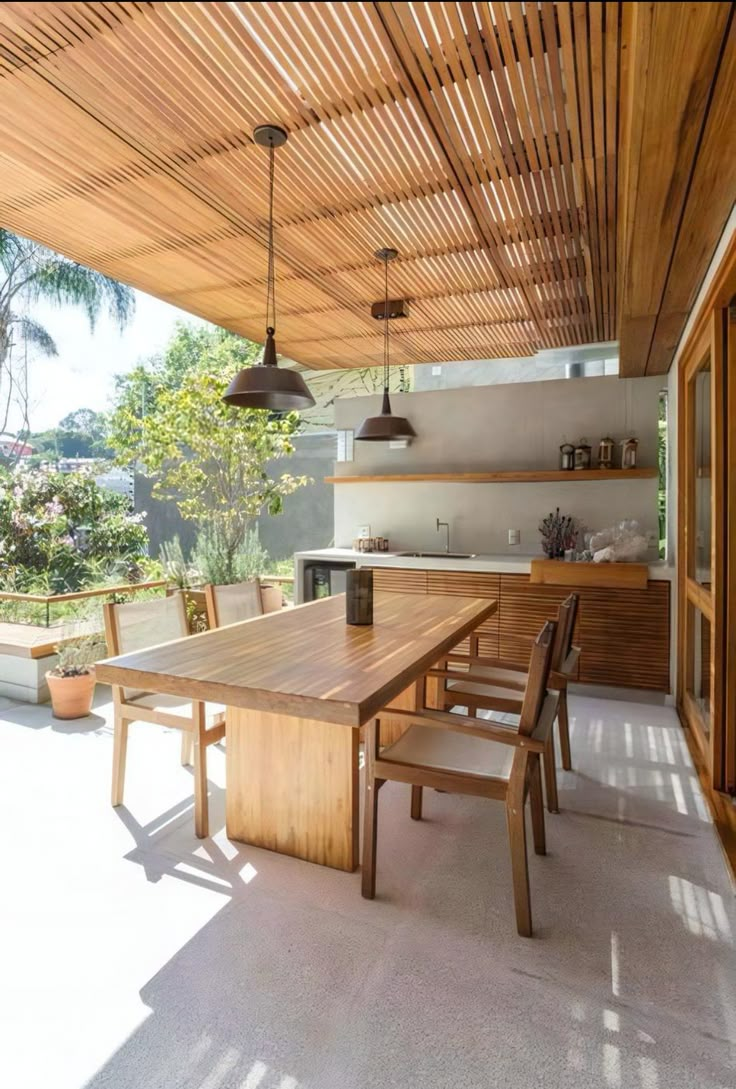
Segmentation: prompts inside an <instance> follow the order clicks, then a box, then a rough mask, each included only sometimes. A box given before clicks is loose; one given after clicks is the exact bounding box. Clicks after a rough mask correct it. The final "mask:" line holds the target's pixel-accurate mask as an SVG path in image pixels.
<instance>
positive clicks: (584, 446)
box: [575, 439, 590, 470]
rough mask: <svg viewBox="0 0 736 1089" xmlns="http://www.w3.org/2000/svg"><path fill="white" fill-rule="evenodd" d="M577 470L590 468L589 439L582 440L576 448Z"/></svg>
mask: <svg viewBox="0 0 736 1089" xmlns="http://www.w3.org/2000/svg"><path fill="white" fill-rule="evenodd" d="M575 468H576V469H578V470H579V469H589V468H590V446H589V445H588V440H587V439H581V440H580V442H579V443H578V444H577V446H576V447H575Z"/></svg>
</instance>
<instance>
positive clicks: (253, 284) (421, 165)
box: [0, 0, 736, 369]
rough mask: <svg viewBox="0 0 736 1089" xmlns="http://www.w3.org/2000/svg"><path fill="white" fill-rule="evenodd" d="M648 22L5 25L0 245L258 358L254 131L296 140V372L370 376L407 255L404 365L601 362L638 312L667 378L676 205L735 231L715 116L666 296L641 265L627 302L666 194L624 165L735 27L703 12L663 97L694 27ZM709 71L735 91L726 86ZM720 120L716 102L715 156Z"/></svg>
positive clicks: (686, 8)
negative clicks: (106, 284)
mask: <svg viewBox="0 0 736 1089" xmlns="http://www.w3.org/2000/svg"><path fill="white" fill-rule="evenodd" d="M633 7H641V5H632V4H628V3H623V4H621V3H617V2H610V0H605V2H603V0H600V2H594V3H589V4H586V3H579V2H573V3H564V2H561V3H540V2H536V3H520V2H510V3H500V2H499V3H487V2H480V0H461V2H441V3H429V2H420V0H416V2H413V3H388V2H377V3H368V2H363V0H361V2H358V3H350V4H333V3H325V4H314V3H306V2H296V3H290V4H280V3H256V2H246V3H238V4H229V3H219V2H215V3H187V4H181V3H170V2H160V0H159V2H154V3H146V4H143V3H79V2H74V3H66V2H57V3H54V4H42V3H24V4H7V3H5V4H2V3H0V94H1V95H2V103H3V108H2V110H0V170H2V180H3V185H2V187H1V190H0V222H2V223H3V224H5V225H7V226H9V227H10V228H11V229H15V230H18V231H20V232H22V233H26V234H28V235H29V236H31V237H34V238H37V239H38V240H40V241H43V242H45V243H46V244H47V245H51V246H55V247H56V248H58V249H60V250H62V252H65V253H68V254H69V255H70V256H72V257H75V258H76V259H77V260H80V261H83V262H85V263H88V264H91V265H93V267H96V268H99V269H101V270H102V271H104V272H106V273H107V274H109V275H113V276H118V277H119V278H123V279H125V280H126V281H127V282H130V283H133V284H135V285H136V286H139V287H141V288H142V289H144V290H148V291H151V292H152V293H154V294H158V295H161V297H164V298H168V299H169V300H170V301H172V302H175V303H177V304H178V305H181V306H183V307H184V308H186V309H190V310H191V311H192V312H193V313H197V314H200V315H202V316H204V317H209V318H211V319H212V320H216V321H218V322H220V323H222V324H225V325H228V326H229V327H230V328H233V329H234V330H236V331H238V332H241V333H243V334H245V335H247V336H250V337H253V338H260V337H261V336H262V333H263V329H262V326H263V321H264V308H265V307H264V304H265V298H264V294H263V288H264V278H265V250H264V247H265V240H266V216H267V203H266V181H267V156H266V155H265V153H264V152H263V151H262V149H260V148H258V147H256V146H254V144H253V142H252V129H253V127H254V126H255V125H256V124H259V123H262V122H264V121H274V122H277V123H279V124H282V125H283V126H284V127H285V128H286V129H287V130H288V132H289V135H290V139H289V143H288V145H287V147H286V148H285V149H283V151H281V152H279V156H278V163H279V166H278V179H277V199H276V219H277V228H278V230H277V248H278V253H277V269H278V275H279V282H280V307H279V313H280V320H279V329H278V342H279V348H280V350H281V351H282V352H283V353H284V354H285V355H291V356H293V357H294V358H297V359H301V360H302V361H303V362H304V363H306V364H308V365H311V366H325V367H335V366H362V365H365V364H366V363H367V362H369V361H370V362H379V361H380V354H381V342H380V340H381V338H380V326H379V325H377V324H376V323H375V322H374V321H373V319H371V317H370V314H369V308H370V304H371V302H373V301H374V300H375V299H376V298H377V297H379V296H380V294H381V276H380V271H381V270H380V268H379V267H378V266H377V264H376V261H375V258H374V255H373V254H374V251H375V250H376V249H377V248H379V247H381V246H384V245H395V246H397V248H398V249H399V250H400V259H399V261H398V262H396V264H395V265H394V266H393V268H392V292H393V293H394V294H397V295H398V294H401V295H402V296H404V297H406V298H408V299H409V300H410V317H409V318H407V319H406V320H405V321H403V322H401V323H397V328H396V330H395V337H394V341H395V347H396V355H395V360H396V362H397V363H401V362H411V361H415V362H420V361H429V360H431V359H432V358H434V359H442V358H446V359H448V360H449V359H461V358H479V357H481V356H479V353H483V352H486V353H487V354H488V355H489V357H494V356H498V357H499V358H502V357H506V356H508V355H510V354H511V355H513V354H519V355H527V354H533V353H534V352H535V351H537V350H539V349H540V348H545V347H547V348H549V347H561V346H563V345H565V344H576V343H585V342H590V341H595V340H601V339H606V340H607V339H612V338H614V337H615V335H616V333H617V330H618V313H619V311H620V312H621V313H622V314H624V326H625V327H626V328H628V329H631V328H632V326H631V321H634V322H636V321H638V320H639V318H638V317H637V314H636V306H639V305H640V304H639V303H638V302H636V300H635V299H634V296H635V295H636V294H637V292H638V293H639V294H642V293H643V292H645V291H647V290H648V291H649V296H650V299H651V298H653V299H654V300H655V301H656V298H657V295H658V298H659V304H661V312H660V310H656V312H655V313H654V314H653V317H652V315H651V314H648V313H647V317H646V323H645V324H646V336H645V337H644V338H643V340H641V338H639V339H640V340H641V343H642V344H643V343H644V342H645V341H646V342H647V354H648V355H649V346H650V345H651V346H652V351H651V361H650V362H651V367H652V368H653V369H659V368H660V367H661V366H662V365H664V361H666V359H667V358H668V357H667V347H666V346H667V345H669V344H670V342H671V341H672V338H673V336H674V331H675V330H676V327H677V324H678V322H679V321H680V318H681V315H682V310H683V307H684V306H685V305H686V302H685V300H689V299H690V298H691V296H692V287H693V284H692V277H689V276H688V275H687V273H686V271H682V266H683V265H685V266H686V264H687V262H686V258H684V257H683V256H682V252H681V251H682V250H683V247H684V246H685V243H686V240H687V234H692V235H695V234H696V233H697V231H698V228H699V226H700V224H701V222H702V215H701V216H700V217H698V216H697V215H696V214H695V212H693V211H692V210H691V207H692V206H691V205H690V204H686V199H685V198H686V197H687V191H688V187H689V186H690V180H691V179H692V191H693V193H694V194H696V195H698V196H699V199H700V200H701V201H703V200H705V201H706V202H707V201H708V199H709V202H710V204H711V205H712V206H714V207H715V208H716V209H717V216H720V215H721V213H722V208H721V205H722V203H723V199H722V198H721V200H720V202H719V201H718V200H715V199H714V196H713V193H714V184H715V183H714V175H715V173H716V169H715V163H714V160H715V159H716V156H717V150H715V147H714V145H715V143H716V141H715V138H714V137H711V138H710V142H708V133H709V131H711V130H710V129H709V128H707V127H704V125H705V110H706V108H707V103H706V102H704V103H703V104H702V117H701V122H702V124H701V128H700V130H698V131H699V132H700V131H701V130H702V134H703V136H702V146H703V154H705V153H706V152H707V154H705V158H704V160H703V165H702V168H700V169H699V170H693V162H692V160H694V158H695V156H696V153H697V151H698V146H699V145H698V141H695V144H694V145H693V146H692V147H691V146H690V144H688V146H687V147H686V148H684V149H682V153H681V157H682V159H683V161H684V162H686V161H687V160H688V156H689V157H690V160H691V161H690V163H689V166H690V170H689V172H688V176H687V185H685V186H684V188H683V186H682V185H681V184H680V182H681V178H680V176H679V175H676V177H675V183H676V186H677V185H679V189H677V190H676V192H677V193H678V200H679V204H677V202H675V204H676V207H675V208H674V210H673V214H672V217H671V218H670V219H668V220H667V229H666V230H665V231H664V236H665V237H664V238H663V241H662V243H661V245H659V246H658V247H657V252H656V260H657V261H658V262H659V263H660V265H661V275H659V279H658V280H657V291H652V290H651V284H650V285H649V286H647V283H646V276H647V275H649V276H650V277H651V278H652V280H653V279H654V277H653V274H652V273H651V272H649V273H648V272H647V271H646V268H645V270H644V272H643V273H642V272H641V270H640V271H639V274H638V278H637V277H630V281H629V284H628V287H627V292H628V294H627V295H626V298H624V294H623V289H622V282H623V281H622V276H623V273H622V268H623V266H622V254H625V255H626V256H625V260H628V261H629V262H630V261H631V260H632V259H633V258H632V254H635V253H636V254H637V259H639V257H640V256H641V249H639V250H638V251H637V250H636V244H637V241H636V237H635V236H636V234H637V230H638V231H639V234H640V235H641V230H642V228H640V226H639V225H640V224H641V221H642V218H641V217H642V215H643V214H644V210H645V209H646V208H651V207H653V206H655V205H656V200H657V199H658V200H659V201H660V204H661V196H659V197H657V193H658V192H660V191H661V190H662V188H663V187H664V186H666V184H668V183H669V182H670V181H671V180H672V179H671V178H666V177H662V178H661V179H650V178H649V177H648V172H647V176H646V177H644V176H643V174H642V171H641V169H640V167H639V165H638V160H637V159H636V155H635V154H633V153H632V150H631V146H630V145H631V143H632V141H633V143H634V144H635V145H636V147H635V149H634V151H635V152H636V154H638V151H637V150H636V149H639V150H641V148H642V146H643V145H644V143H645V142H646V141H645V138H646V137H648V134H651V133H652V132H653V131H654V130H653V129H652V127H651V126H652V116H651V114H652V109H654V107H653V105H652V102H653V101H654V99H655V97H656V96H655V91H656V90H657V88H661V90H662V93H663V94H665V96H668V98H667V100H668V101H671V102H673V103H675V100H676V99H677V97H678V95H679V97H680V99H683V100H687V95H688V94H689V93H691V92H692V89H693V87H695V88H696V90H697V88H698V87H699V86H700V84H699V83H698V79H700V72H699V67H698V66H699V64H700V60H701V59H702V57H701V56H700V55H701V54H703V55H705V53H707V58H706V59H708V58H710V57H711V55H712V54H713V51H715V52H714V55H717V56H720V53H719V50H720V45H719V44H716V45H713V46H712V47H711V51H710V52H708V51H707V50H706V49H705V47H702V48H701V45H700V44H699V43H700V42H701V39H702V38H703V37H704V36H707V34H708V33H709V32H710V31H713V32H714V33H715V35H716V38H717V36H718V32H719V30H720V31H721V32H722V30H723V27H724V26H725V22H724V20H727V19H728V18H729V16H728V14H726V15H724V10H725V9H729V10H730V5H725V4H702V3H701V4H700V5H698V6H697V15H695V14H693V20H694V23H695V24H697V26H696V31H695V33H694V35H693V39H694V44H693V46H692V49H691V52H694V53H696V54H698V56H696V57H695V58H693V57H690V60H689V67H688V63H685V64H684V65H679V66H678V65H674V64H673V65H671V67H672V83H673V84H676V85H677V84H679V86H676V87H675V88H672V87H669V86H667V85H666V81H665V84H662V83H661V82H658V80H660V79H661V77H660V76H659V75H658V74H657V73H654V74H653V73H651V72H650V71H649V69H648V67H647V66H648V64H649V63H650V61H654V62H657V63H660V62H661V60H662V59H663V58H664V57H665V55H666V49H664V50H662V48H661V46H660V34H661V32H662V28H664V27H665V26H668V27H670V28H671V30H672V38H673V41H674V42H675V44H676V46H677V47H678V48H680V49H684V50H685V51H687V49H688V48H689V47H690V43H689V37H688V35H689V29H688V27H687V26H686V23H685V20H686V16H689V15H690V11H691V5H655V6H654V8H668V9H673V10H671V11H669V13H668V14H666V15H665V14H662V13H657V14H653V13H652V12H653V9H652V8H651V6H646V5H645V6H644V7H645V8H646V11H641V12H638V13H635V12H632V11H631V10H630V9H631V8H633ZM716 10H717V12H718V14H716ZM695 11H696V8H695V7H693V8H692V12H693V13H694V12H695ZM701 11H702V12H704V14H702V15H701V14H700V13H701ZM647 13H648V14H647ZM648 20H649V21H648ZM650 24H651V25H650ZM652 28H654V29H652ZM637 30H639V31H641V33H640V34H639V37H638V38H636V40H634V38H635V37H636V35H635V32H636V31H637ZM632 35H634V38H632ZM721 36H722V34H721ZM630 53H633V54H634V56H633V58H632V59H629V54H630ZM670 59H671V58H670ZM686 60H687V58H686ZM721 68H722V71H723V72H724V73H725V75H724V78H725V79H726V80H728V81H729V84H732V82H733V80H734V78H736V77H734V74H733V72H732V71H731V69H732V65H730V66H729V64H728V63H726V62H725V61H724V63H723V64H722V65H721ZM632 81H633V82H632ZM647 81H648V82H647ZM632 87H637V88H639V87H643V90H644V100H643V102H639V101H633V100H632V97H631V92H632ZM622 88H623V89H624V90H625V92H626V94H625V95H624V96H623V97H622V90H621V89H622ZM706 97H707V96H706ZM727 100H728V95H727V94H726V93H720V94H719V95H718V94H714V95H713V110H714V111H715V113H714V117H715V118H716V123H715V131H716V132H717V133H719V134H720V137H719V138H720V139H721V140H722V139H723V129H724V128H725V125H726V121H725V116H724V110H725V107H724V102H726V101H727ZM698 101H700V100H699V99H698ZM676 113H677V111H676V110H675V114H676ZM645 115H646V116H645ZM665 121H666V125H665V127H666V128H667V136H666V139H672V129H673V125H672V124H671V123H670V121H669V119H665ZM656 123H657V124H659V125H660V126H661V125H662V124H663V121H662V119H661V118H658V119H657V122H656ZM647 126H649V127H647ZM696 128H697V126H696ZM693 131H695V130H693ZM691 142H692V141H691ZM673 169H675V170H676V171H677V170H681V169H682V166H681V165H677V164H675V166H674V167H673ZM632 171H636V182H637V184H636V185H634V184H633V182H632V177H633V175H632ZM662 173H663V174H666V173H667V171H666V170H665V171H663V172H662ZM621 179H623V182H622V181H621ZM658 185H659V190H658V188H657V187H658ZM642 190H646V192H642ZM647 201H648V202H649V203H647ZM717 216H716V218H717ZM714 230H715V228H714V227H712V229H710V231H705V232H704V238H705V239H706V243H704V245H703V247H702V250H703V251H704V250H705V249H707V248H708V245H709V244H710V240H711V239H712V238H713V235H714ZM678 231H679V232H680V233H679V234H678ZM683 231H684V232H686V233H685V234H683V233H682V232H683ZM622 239H623V241H622ZM632 239H633V241H632ZM647 244H649V243H648V242H647ZM638 245H639V246H640V247H641V237H639V241H638ZM667 246H669V253H667V252H666V251H667ZM675 246H677V247H678V254H679V255H680V256H679V257H678V262H677V264H675V262H674V261H673V257H672V252H673V247H675ZM665 257H666V259H664V258H665ZM701 259H702V254H701V253H700V251H699V253H698V260H699V261H700V260H701ZM654 261H655V255H654V252H653V253H652V254H651V256H650V259H649V265H647V260H646V256H645V258H644V265H645V266H647V268H648V267H649V266H651V265H652V264H654ZM642 277H643V278H642ZM626 306H628V307H629V310H626V309H625V307H626ZM632 307H633V309H632ZM627 323H628V325H627ZM625 337H628V342H629V343H632V341H631V336H630V334H629V333H628V332H627V333H626V334H625ZM647 338H648V340H647ZM660 341H661V344H664V345H665V348H664V349H662V347H661V344H659V342H660ZM300 352H301V353H302V354H301V355H300V354H299V353H300ZM657 352H659V354H657ZM637 365H638V364H637Z"/></svg>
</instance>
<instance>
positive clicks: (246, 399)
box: [223, 125, 314, 412]
mask: <svg viewBox="0 0 736 1089" xmlns="http://www.w3.org/2000/svg"><path fill="white" fill-rule="evenodd" d="M288 138H289V137H288V134H287V132H286V130H285V129H282V128H281V126H280V125H258V126H257V127H256V128H255V129H254V130H253V141H254V143H256V144H258V145H259V146H260V147H265V148H268V152H269V172H268V274H267V277H266V341H265V344H264V346H263V353H262V355H261V358H260V359H259V360H258V362H257V363H254V364H253V366H252V367H244V368H243V370H242V371H240V372H239V373H238V374H236V376H235V378H233V380H232V382H231V383H230V385H229V386H228V388H227V392H226V393H225V396H224V397H223V401H226V402H227V404H229V405H234V406H235V407H237V408H263V409H267V410H270V411H272V412H290V411H293V410H299V409H305V408H311V406H312V405H313V404H314V397H313V396H312V394H311V393H310V392H309V389H308V387H307V384H306V382H305V381H304V379H303V378H302V376H301V375H300V374H299V373H298V371H292V370H285V369H282V368H280V367H279V366H278V359H277V355H276V341H275V340H274V334H275V332H276V271H275V257H276V253H275V249H274V243H273V236H274V223H273V195H274V181H275V155H274V151H275V149H276V148H277V147H283V146H284V144H285V143H286V141H287V140H288Z"/></svg>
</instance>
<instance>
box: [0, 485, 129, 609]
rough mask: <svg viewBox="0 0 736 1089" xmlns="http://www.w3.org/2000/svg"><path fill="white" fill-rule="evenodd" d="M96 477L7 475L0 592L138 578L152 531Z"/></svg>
mask: <svg viewBox="0 0 736 1089" xmlns="http://www.w3.org/2000/svg"><path fill="white" fill-rule="evenodd" d="M127 508H128V503H127V500H126V499H125V498H124V497H123V496H121V495H116V494H115V493H114V492H109V491H106V490H105V489H103V488H100V487H99V486H98V485H97V484H96V483H95V480H94V478H93V476H92V475H91V473H89V472H77V473H58V472H50V471H46V470H42V469H33V470H28V469H22V470H19V471H16V472H15V473H9V472H7V471H4V470H0V588H2V589H5V590H16V591H20V592H22V593H51V594H55V593H57V594H61V593H71V592H73V591H75V590H79V589H82V588H84V587H87V586H91V585H92V584H93V583H100V582H102V583H104V582H107V581H110V579H112V578H117V579H119V580H121V581H126V580H132V579H136V580H137V579H138V577H139V575H140V571H141V564H143V563H144V562H145V559H146V553H147V549H148V534H147V532H146V529H145V527H144V526H143V525H142V524H141V523H142V515H135V514H130V513H129V511H128V509H127Z"/></svg>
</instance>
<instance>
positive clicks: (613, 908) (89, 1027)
mask: <svg viewBox="0 0 736 1089" xmlns="http://www.w3.org/2000/svg"><path fill="white" fill-rule="evenodd" d="M108 701H109V696H108V694H107V691H106V690H104V689H102V690H100V696H99V700H98V705H97V707H96V711H95V714H94V715H93V716H92V717H91V718H90V719H87V720H82V721H79V722H75V723H62V722H56V721H54V720H53V719H52V718H51V716H50V712H49V709H48V707H34V706H30V705H21V704H13V703H11V702H9V701H4V702H3V703H0V799H2V803H1V804H2V814H3V831H4V836H3V861H4V866H3V883H2V888H3V892H2V897H1V898H0V924H1V925H0V942H2V947H3V948H2V953H1V954H0V963H1V964H2V973H1V976H0V980H1V982H0V988H1V995H2V997H1V998H0V1003H1V1007H2V1008H1V1010H0V1014H1V1016H0V1025H2V1030H1V1032H2V1035H3V1038H4V1039H3V1045H2V1048H0V1084H2V1085H7V1086H12V1087H13V1089H82V1087H89V1089H374V1087H376V1089H378V1087H380V1089H393V1087H396V1089H420V1087H421V1089H435V1087H437V1089H446V1087H452V1089H466V1087H467V1089H485V1087H492V1086H499V1087H504V1089H528V1087H532V1086H537V1085H544V1086H545V1087H547V1086H549V1087H558V1086H560V1087H566V1089H567V1087H569V1089H578V1087H580V1089H597V1087H601V1089H604V1087H605V1089H617V1087H620V1089H696V1087H697V1089H726V1087H729V1086H731V1085H733V1084H734V1079H735V1070H734V1066H735V1064H734V1059H735V1055H736V957H735V955H734V936H735V935H736V910H735V905H734V890H733V888H732V886H731V884H730V881H729V878H728V875H727V872H726V869H725V867H724V864H723V861H722V858H721V854H720V848H719V846H718V843H717V840H716V837H715V835H714V832H713V828H712V825H711V823H710V820H709V817H708V813H707V810H706V807H705V803H704V801H703V798H702V795H701V792H700V788H699V785H698V782H697V778H696V776H695V773H694V771H693V768H692V766H691V762H690V759H689V755H688V752H687V747H686V745H685V742H684V739H683V737H682V734H681V732H680V728H679V725H678V723H677V720H676V717H675V714H674V712H673V711H672V709H671V708H667V707H661V706H649V705H645V704H635V703H627V702H622V701H612V700H601V699H592V698H582V697H574V698H573V699H572V700H571V716H572V743H573V754H574V763H575V770H574V771H573V772H571V773H562V772H561V773H560V788H561V793H560V799H561V804H562V807H563V812H562V813H561V814H560V815H559V816H557V817H549V818H548V821H547V832H548V836H547V838H548V847H549V854H548V855H547V857H545V858H537V857H535V856H533V855H532V856H531V862H530V867H531V886H532V903H533V911H534V922H535V928H536V937H535V938H534V939H532V940H525V939H522V938H519V937H517V935H516V933H515V929H514V923H513V911H512V902H511V882H510V868H509V862H508V853H507V848H506V833H505V822H504V813H503V807H502V806H500V805H498V804H496V803H490V802H484V801H482V800H479V799H470V798H458V797H452V796H449V795H444V794H437V793H434V792H429V793H428V794H427V796H426V803H425V814H426V819H425V820H423V821H422V822H421V823H416V822H414V821H411V820H410V819H409V796H408V795H409V791H408V788H406V787H404V788H402V787H401V786H399V785H396V784H390V785H388V786H387V787H386V788H385V789H384V790H383V791H382V792H381V801H380V814H379V853H378V897H377V899H376V900H375V901H374V902H367V901H363V900H362V899H361V897H360V888H359V885H360V875H359V874H358V873H356V874H351V875H349V874H344V873H339V872H336V871H331V870H326V869H322V868H320V867H316V866H311V865H309V864H307V863H303V862H298V861H295V860H292V859H288V858H284V857H281V856H278V855H274V854H270V853H269V852H266V851H262V850H258V849H256V848H249V847H246V846H243V845H241V844H233V843H230V842H229V841H228V840H227V839H226V837H225V835H224V832H223V830H222V829H223V825H224V795H223V786H224V753H223V752H222V751H221V750H220V749H219V748H218V747H215V748H213V749H211V750H210V752H209V757H210V781H211V797H210V806H211V826H212V828H213V830H215V834H214V835H213V836H212V837H211V838H210V839H208V840H204V841H201V842H200V841H197V840H196V839H195V838H194V834H193V814H192V797H191V791H192V778H191V772H190V771H189V770H187V769H183V768H181V767H180V765H179V762H178V756H179V745H178V735H176V734H175V733H173V732H171V731H167V730H164V729H160V728H158V727H153V726H146V725H139V726H136V727H133V729H132V732H131V742H130V748H129V764H128V784H127V791H126V805H125V808H122V809H118V810H113V809H111V807H110V805H109V775H110V761H111V751H112V735H111V729H110V706H109V702H108Z"/></svg>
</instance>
